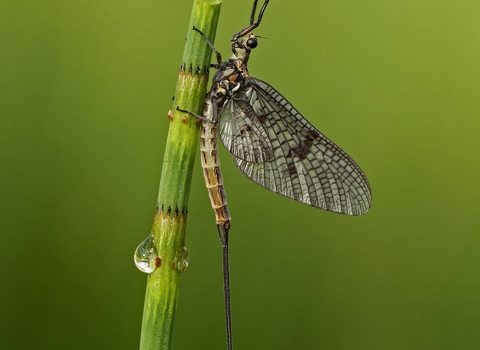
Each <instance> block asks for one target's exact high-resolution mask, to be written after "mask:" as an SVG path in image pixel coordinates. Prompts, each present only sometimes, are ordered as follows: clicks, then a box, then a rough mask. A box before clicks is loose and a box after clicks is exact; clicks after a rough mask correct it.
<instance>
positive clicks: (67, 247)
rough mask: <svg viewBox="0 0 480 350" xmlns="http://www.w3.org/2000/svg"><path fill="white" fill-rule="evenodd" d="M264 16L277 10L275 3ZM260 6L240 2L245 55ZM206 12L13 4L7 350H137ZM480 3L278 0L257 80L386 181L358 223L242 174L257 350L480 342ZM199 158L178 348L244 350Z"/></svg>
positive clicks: (1, 111)
mask: <svg viewBox="0 0 480 350" xmlns="http://www.w3.org/2000/svg"><path fill="white" fill-rule="evenodd" d="M260 2H261V1H260ZM251 3H252V1H251V0H245V1H240V0H225V1H224V3H223V8H222V15H221V18H220V23H219V27H218V33H217V40H216V43H217V48H218V49H219V50H220V51H221V52H223V53H224V57H228V56H229V52H230V51H229V44H228V43H229V40H230V37H231V35H232V34H233V33H234V32H236V31H238V30H239V29H240V28H242V27H244V26H245V25H246V24H247V22H248V19H249V16H250V8H251ZM191 6H192V1H191V0H188V1H187V0H181V1H180V0H178V1H164V0H156V1H151V0H147V1H143V2H138V1H125V0H120V1H118V0H117V1H113V0H107V1H91V0H84V1H53V0H44V1H41V2H40V1H33V0H23V1H13V0H3V1H2V2H1V4H0V32H1V33H2V34H1V35H0V82H1V84H0V157H1V158H0V160H1V163H0V183H1V185H0V196H1V197H0V198H1V201H0V203H1V204H0V205H1V215H0V230H1V231H0V259H1V260H0V261H1V266H2V268H1V270H0V271H1V275H0V280H1V289H0V348H1V349H135V348H138V345H139V337H140V327H141V318H142V311H143V301H144V293H145V285H146V278H147V277H146V275H144V274H142V273H140V272H139V271H138V270H137V269H136V268H135V266H134V264H133V252H134V250H135V247H136V246H137V245H138V244H139V243H140V242H141V241H142V240H143V239H144V238H145V237H146V236H147V235H148V234H149V232H150V228H151V225H152V220H153V213H154V210H155V204H156V198H157V191H158V183H159V178H160V171H161V166H162V158H163V149H164V144H165V139H166V134H167V128H168V125H169V122H168V119H167V111H168V110H169V109H170V108H171V107H172V100H171V99H172V96H173V94H174V89H175V84H176V77H177V74H178V70H179V67H180V64H181V58H182V54H183V45H184V38H185V35H186V32H187V30H188V20H189V17H190V11H191ZM479 18H480V2H478V1H473V0H472V1H468V0H459V1H442V0H438V1H426V0H402V1H398V0H397V1H378V0H377V1H373V0H366V1H326V0H306V1H287V0H272V1H271V3H270V5H269V7H268V9H267V11H266V13H265V17H264V22H263V23H262V25H261V27H260V28H259V29H258V30H257V31H256V33H257V34H259V35H262V36H265V37H268V38H271V40H270V39H264V40H261V42H260V44H259V47H258V48H257V49H256V50H255V52H254V54H253V56H252V59H251V61H250V64H249V66H250V73H251V74H252V75H253V76H256V77H259V78H261V79H263V80H266V81H267V82H269V83H270V84H272V85H273V86H275V87H276V88H277V89H278V90H280V91H281V92H282V93H283V94H284V95H285V96H286V97H287V98H288V99H289V100H290V101H291V102H292V103H293V104H294V105H295V106H296V107H297V108H298V109H299V110H300V111H301V112H302V113H303V114H304V115H305V116H306V117H307V118H308V119H309V120H310V121H311V122H312V123H313V124H314V125H316V126H317V127H318V128H319V129H320V130H321V131H322V132H324V133H325V134H326V135H328V136H329V137H330V138H331V139H333V140H334V141H335V142H336V143H337V144H339V145H340V146H341V147H342V148H344V149H345V150H346V151H347V152H348V153H349V154H350V155H351V156H352V157H353V158H354V159H355V160H356V161H357V162H358V163H359V164H360V165H361V167H362V168H363V170H364V171H365V173H366V174H367V175H368V178H369V180H370V183H371V186H372V190H373V207H372V209H371V212H370V213H369V214H368V215H366V216H364V217H346V216H342V215H336V214H332V213H327V212H324V211H320V210H317V209H314V208H310V207H308V206H305V205H301V204H298V203H296V202H294V201H291V200H288V199H286V198H284V197H281V196H278V195H275V194H273V193H271V192H268V191H266V190H264V189H262V188H260V187H258V186H256V185H254V184H253V183H251V182H249V181H248V180H247V179H246V178H244V177H243V176H242V175H241V174H240V172H238V171H237V170H236V169H235V167H234V165H233V163H232V162H231V161H230V159H229V156H228V154H227V152H223V153H222V159H223V169H224V170H223V171H224V175H225V178H226V189H227V193H228V196H229V204H230V207H231V212H232V215H233V218H234V221H233V225H234V226H233V229H232V236H231V264H232V267H231V279H232V281H231V282H232V302H233V316H234V319H233V327H234V344H235V347H236V348H237V349H479V348H480V276H479V271H480V254H479V251H480V219H479V209H478V208H479V202H480V186H479V172H480V141H479V131H480V120H479V115H480V96H479V95H480V21H479ZM198 163H199V162H197V164H196V170H195V174H194V179H193V184H192V192H191V196H190V204H189V212H190V215H189V221H188V227H187V246H188V248H189V251H190V266H189V268H188V269H187V271H186V272H185V273H184V275H183V278H182V285H181V291H180V300H179V305H178V313H177V318H176V325H175V340H174V348H175V349H224V348H225V338H224V321H223V301H222V277H221V248H220V243H219V241H218V238H217V233H216V230H215V225H214V215H213V212H212V210H211V208H210V204H209V200H208V195H207V192H206V190H205V188H204V184H203V177H202V174H201V170H200V168H199V164H198Z"/></svg>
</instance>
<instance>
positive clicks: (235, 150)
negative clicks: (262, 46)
mask: <svg viewBox="0 0 480 350" xmlns="http://www.w3.org/2000/svg"><path fill="white" fill-rule="evenodd" d="M257 2H258V0H255V1H254V3H253V9H252V14H251V16H250V25H249V26H247V27H246V28H244V29H242V30H240V31H239V32H237V33H235V34H234V35H233V37H232V39H231V41H230V44H231V47H232V52H233V55H232V56H231V57H230V59H229V60H227V61H225V62H223V61H222V56H221V54H220V52H218V51H217V50H216V49H215V47H214V46H213V44H212V43H211V42H210V41H209V40H208V39H207V38H206V37H205V35H204V34H203V33H202V32H201V31H200V30H199V29H197V28H195V27H194V28H193V29H194V30H196V31H197V32H199V33H200V35H202V37H203V38H204V39H205V40H206V42H207V43H208V44H209V46H210V47H211V48H212V50H213V51H214V52H215V54H216V58H217V63H215V64H211V66H212V67H214V68H216V69H217V72H216V73H215V75H214V77H213V84H212V87H211V89H210V91H209V93H208V94H207V97H206V100H205V105H204V109H203V115H198V114H195V113H193V112H190V111H186V110H182V109H180V108H178V107H177V109H178V110H179V111H181V112H185V113H188V114H190V115H192V116H194V117H196V118H198V119H200V120H201V121H202V130H201V139H200V151H201V158H202V168H203V172H204V177H205V182H206V185H207V188H208V192H209V195H210V200H211V203H212V207H213V209H214V210H215V215H216V222H217V230H218V234H219V237H220V240H221V243H222V246H223V274H224V276H223V277H224V293H225V312H226V328H227V343H228V349H229V350H230V349H232V338H231V336H232V333H231V313H230V283H229V264H228V233H229V229H230V220H231V217H230V213H229V211H228V207H227V200H226V196H225V190H224V187H223V178H222V174H221V171H220V161H219V157H218V147H217V142H216V138H217V129H218V135H219V137H220V140H221V141H222V143H223V145H224V146H225V147H226V148H227V149H228V151H229V152H230V153H231V154H232V156H233V161H234V162H235V164H236V166H237V167H238V169H240V171H241V172H242V173H243V174H245V175H246V176H247V177H248V178H249V179H250V180H252V181H254V182H256V183H257V184H259V185H260V186H262V187H265V188H267V189H269V190H271V191H273V192H276V193H278V194H281V195H283V196H286V197H289V198H292V199H294V200H296V201H299V202H302V203H305V204H308V205H311V206H313V207H317V208H320V209H324V210H328V211H332V212H336V213H342V214H347V215H363V214H365V213H367V212H368V210H369V209H370V204H371V199H372V195H371V191H370V185H369V183H368V180H367V177H366V176H365V174H364V173H363V171H362V170H361V169H360V167H359V166H358V165H357V164H356V163H355V161H354V160H353V159H352V158H350V156H348V154H346V153H345V152H344V151H343V150H342V149H341V148H340V147H338V146H337V145H335V144H334V143H333V142H332V141H330V140H329V139H328V138H327V137H325V136H324V135H323V134H322V133H321V132H320V131H318V130H317V129H316V128H315V127H314V126H313V125H312V124H310V123H309V122H308V121H307V120H306V119H305V118H304V117H303V116H302V115H301V114H300V113H299V112H298V111H297V110H296V109H295V108H294V107H293V106H292V105H291V104H290V103H289V102H288V101H287V100H286V99H285V98H284V97H283V96H282V95H281V94H280V93H279V92H278V91H277V90H275V89H274V88H273V87H272V86H270V85H269V84H267V83H266V82H264V81H262V80H260V79H257V78H254V77H251V76H250V75H249V72H248V68H247V62H248V59H249V55H250V52H251V50H252V49H254V48H255V47H257V44H258V42H257V37H256V36H255V35H254V34H253V33H252V31H253V30H254V29H255V28H257V27H258V26H259V25H260V22H261V20H262V17H263V14H264V12H265V9H266V7H267V5H268V2H269V0H265V2H264V4H263V6H262V8H261V9H260V12H259V14H258V17H257V21H256V22H254V20H255V13H256V7H257Z"/></svg>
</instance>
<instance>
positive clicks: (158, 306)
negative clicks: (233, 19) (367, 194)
mask: <svg viewBox="0 0 480 350" xmlns="http://www.w3.org/2000/svg"><path fill="white" fill-rule="evenodd" d="M220 4H221V0H194V5H193V9H192V16H191V19H190V24H189V27H188V31H187V41H186V45H185V52H184V55H183V63H182V69H181V70H180V74H179V76H178V81H177V87H176V93H175V102H174V105H173V109H172V111H173V112H169V113H168V118H169V119H170V128H169V132H168V138H167V143H166V148H165V156H164V162H163V169H162V176H161V179H160V190H159V194H158V203H157V211H156V213H155V218H154V222H153V229H152V232H153V235H154V238H155V245H156V248H157V251H158V256H159V258H160V260H158V261H157V266H158V265H159V266H158V267H157V269H156V270H155V271H154V272H153V273H152V274H150V275H149V276H148V281H147V289H146V295H145V305H144V310H143V322H142V333H141V340H140V349H141V350H160V349H161V350H167V349H171V347H172V338H173V324H174V319H175V311H176V304H177V299H178V292H179V282H180V277H181V273H182V272H183V270H184V269H185V268H186V266H187V265H188V256H187V255H186V252H185V249H184V246H185V229H186V220H187V203H188V195H189V193H190V183H191V179H192V172H193V165H194V161H195V153H196V150H197V144H198V136H199V124H198V123H197V121H196V120H195V118H193V117H190V116H186V115H185V113H180V112H178V111H177V110H176V107H177V106H179V107H180V108H182V109H186V110H189V111H192V112H195V113H198V114H201V113H202V107H203V104H204V100H205V94H206V91H207V83H208V71H209V66H210V58H211V49H210V47H209V46H208V44H207V43H206V42H205V40H203V39H202V37H201V36H200V35H199V34H198V33H197V32H195V31H193V30H192V27H193V26H195V27H197V28H199V29H200V30H202V31H203V33H204V34H205V35H206V36H207V37H208V38H209V40H210V41H212V42H214V39H215V32H216V29H217V22H218V17H219V14H220Z"/></svg>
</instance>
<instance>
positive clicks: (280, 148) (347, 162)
mask: <svg viewBox="0 0 480 350" xmlns="http://www.w3.org/2000/svg"><path fill="white" fill-rule="evenodd" d="M240 94H241V95H243V94H245V96H246V99H247V101H248V104H249V105H250V106H251V108H252V109H253V112H254V113H255V116H256V118H257V119H258V122H259V123H260V124H261V125H263V130H266V133H267V136H266V137H268V139H269V142H270V144H271V147H272V151H273V157H271V158H269V157H266V156H264V157H263V158H264V159H266V160H264V161H259V160H255V157H251V156H250V157H248V156H247V157H246V156H245V155H244V153H245V152H243V153H242V152H239V151H237V150H236V145H237V144H240V145H243V144H244V143H245V141H244V140H243V139H242V138H241V137H240V140H237V138H239V136H238V133H237V134H234V133H230V135H229V137H230V138H231V141H230V145H231V146H230V148H229V147H227V148H228V149H229V150H230V152H231V153H232V154H233V159H234V161H235V163H236V165H237V167H238V168H239V169H240V170H241V171H242V172H243V173H244V174H245V175H246V176H247V177H249V178H250V179H251V180H252V181H254V182H256V183H257V184H259V185H260V186H263V187H265V188H267V189H269V190H271V191H273V192H276V193H279V194H282V195H284V196H286V197H290V198H292V199H295V200H297V201H299V202H302V203H305V204H308V205H311V206H314V207H317V208H321V209H325V210H329V211H333V212H337V213H343V214H348V215H362V214H365V213H366V212H368V210H369V209H370V203H371V199H372V195H371V191H370V185H369V183H368V180H367V178H366V176H365V174H364V173H363V171H362V170H361V169H360V167H359V166H358V165H357V164H356V163H355V161H354V160H353V159H352V158H350V157H349V156H348V154H346V153H345V152H344V151H343V150H342V149H341V148H339V147H338V146H337V145H335V144H334V143H333V142H332V141H330V140H329V139H328V138H327V137H325V136H324V135H323V134H322V133H320V132H319V131H318V130H317V129H315V127H314V126H313V125H311V124H310V123H309V122H308V121H307V120H306V119H305V118H304V117H303V116H302V115H301V114H300V113H299V112H298V111H297V110H296V109H295V108H294V107H293V106H292V105H291V104H290V103H289V102H288V101H287V100H286V99H285V98H284V97H283V96H282V95H281V94H280V93H279V92H278V91H277V90H275V89H274V88H273V87H271V86H270V85H268V84H267V83H265V82H263V81H261V80H259V79H255V78H246V86H245V87H244V89H242V92H241V93H240ZM242 97H243V96H242ZM234 98H235V96H234ZM242 110H243V109H242ZM222 117H224V113H223V112H222ZM239 118H242V117H241V116H240V115H235V114H233V113H232V115H229V116H228V119H234V120H235V121H229V123H231V124H241V122H240V121H236V119H239ZM220 119H221V118H220ZM253 119H255V118H254V117H253V116H249V120H253ZM252 123H254V122H253V121H252ZM220 135H222V133H220ZM267 149H268V147H265V146H263V148H260V150H257V151H253V154H258V155H265V154H266V153H267V151H266V150H267ZM249 152H252V151H251V150H249ZM239 154H240V156H239ZM256 158H257V159H261V158H262V157H259V156H257V157H256Z"/></svg>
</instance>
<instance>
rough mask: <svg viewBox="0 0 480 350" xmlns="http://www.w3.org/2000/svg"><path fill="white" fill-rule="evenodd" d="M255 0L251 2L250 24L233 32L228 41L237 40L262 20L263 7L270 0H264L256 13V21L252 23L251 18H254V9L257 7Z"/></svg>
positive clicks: (264, 7)
mask: <svg viewBox="0 0 480 350" xmlns="http://www.w3.org/2000/svg"><path fill="white" fill-rule="evenodd" d="M257 1H258V0H255V2H254V3H253V10H252V15H251V17H250V25H249V26H248V27H246V28H244V29H242V30H241V31H239V32H238V33H236V34H234V35H233V37H232V40H230V42H232V41H237V40H238V38H240V37H242V36H244V35H247V34H248V33H250V32H251V31H252V30H254V29H255V28H257V27H258V26H259V25H260V22H261V21H262V17H263V13H264V12H265V9H266V8H267V5H268V2H269V1H270V0H265V2H264V3H263V6H262V8H261V9H260V12H259V13H258V18H257V21H256V22H255V23H253V20H254V18H255V10H256V8H257Z"/></svg>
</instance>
